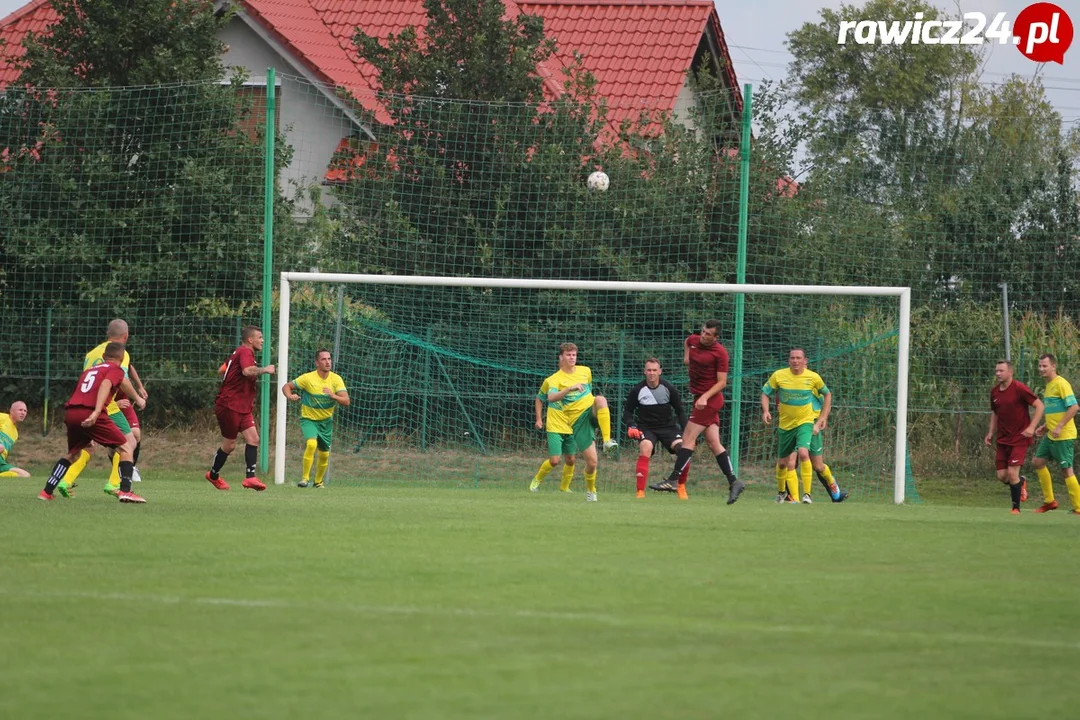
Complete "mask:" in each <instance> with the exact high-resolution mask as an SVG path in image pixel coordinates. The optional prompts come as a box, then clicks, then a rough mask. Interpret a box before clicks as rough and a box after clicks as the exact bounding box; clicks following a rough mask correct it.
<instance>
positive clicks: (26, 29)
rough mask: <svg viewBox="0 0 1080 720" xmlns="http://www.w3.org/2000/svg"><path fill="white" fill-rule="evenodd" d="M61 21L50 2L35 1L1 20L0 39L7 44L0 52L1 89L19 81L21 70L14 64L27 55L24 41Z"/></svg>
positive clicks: (47, 0) (43, 0) (46, 0)
mask: <svg viewBox="0 0 1080 720" xmlns="http://www.w3.org/2000/svg"><path fill="white" fill-rule="evenodd" d="M59 19H60V16H59V15H57V14H56V11H55V10H53V9H52V5H50V4H49V0H34V1H33V2H32V3H30V4H28V5H24V6H23V7H21V8H19V9H18V10H16V11H15V12H13V13H11V14H10V15H8V16H7V17H6V18H4V19H3V20H0V39H3V41H4V42H5V43H7V44H6V45H5V46H4V48H3V49H2V50H0V87H7V86H8V85H10V84H11V83H13V82H15V81H16V80H18V79H19V74H20V70H19V69H18V67H15V66H14V65H13V64H12V63H13V61H15V60H18V59H20V58H22V57H23V56H24V55H26V48H24V47H23V45H22V41H23V39H24V38H25V37H26V36H27V35H29V34H30V33H41V32H45V30H46V28H48V27H49V26H50V25H52V24H53V23H55V22H56V21H57V20H59Z"/></svg>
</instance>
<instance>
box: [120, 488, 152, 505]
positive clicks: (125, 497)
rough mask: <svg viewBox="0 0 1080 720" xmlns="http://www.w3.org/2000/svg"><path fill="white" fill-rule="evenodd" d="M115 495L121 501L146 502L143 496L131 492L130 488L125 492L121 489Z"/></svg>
mask: <svg viewBox="0 0 1080 720" xmlns="http://www.w3.org/2000/svg"><path fill="white" fill-rule="evenodd" d="M116 497H117V499H118V500H119V501H120V502H122V503H144V502H146V499H145V498H143V497H141V496H139V495H136V494H135V493H133V492H131V491H130V490H128V491H127V492H124V491H123V490H121V491H120V492H119V493H117V494H116Z"/></svg>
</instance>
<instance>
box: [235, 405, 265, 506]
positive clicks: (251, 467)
mask: <svg viewBox="0 0 1080 720" xmlns="http://www.w3.org/2000/svg"><path fill="white" fill-rule="evenodd" d="M240 434H241V436H242V437H243V438H244V442H245V443H246V445H245V446H244V482H242V483H240V484H241V485H242V486H243V487H246V488H249V489H251V490H256V491H260V490H265V489H266V485H264V484H263V482H262V480H260V479H259V478H258V477H257V476H256V474H255V471H256V470H258V468H259V429H258V428H256V427H255V418H253V417H252V416H251V413H247V414H245V415H242V416H241V418H240Z"/></svg>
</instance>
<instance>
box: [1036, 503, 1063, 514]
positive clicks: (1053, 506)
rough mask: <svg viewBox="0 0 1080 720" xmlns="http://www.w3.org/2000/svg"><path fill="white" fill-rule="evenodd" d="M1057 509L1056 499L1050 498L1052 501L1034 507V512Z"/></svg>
mask: <svg viewBox="0 0 1080 720" xmlns="http://www.w3.org/2000/svg"><path fill="white" fill-rule="evenodd" d="M1057 509H1058V504H1057V500H1052V501H1050V502H1048V503H1043V504H1042V505H1040V506H1039V507H1037V508H1035V512H1037V513H1044V512H1050V511H1051V510H1057Z"/></svg>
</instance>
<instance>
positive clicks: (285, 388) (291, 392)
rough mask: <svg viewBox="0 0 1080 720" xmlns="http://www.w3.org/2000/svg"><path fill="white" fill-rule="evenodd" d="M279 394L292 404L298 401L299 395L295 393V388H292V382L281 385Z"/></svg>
mask: <svg viewBox="0 0 1080 720" xmlns="http://www.w3.org/2000/svg"><path fill="white" fill-rule="evenodd" d="M281 393H282V394H283V395H284V396H285V397H287V398H289V399H290V400H292V401H293V402H296V401H297V400H299V399H300V394H299V393H297V392H296V386H294V385H293V384H292V382H287V383H285V384H284V385H282V386H281Z"/></svg>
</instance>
